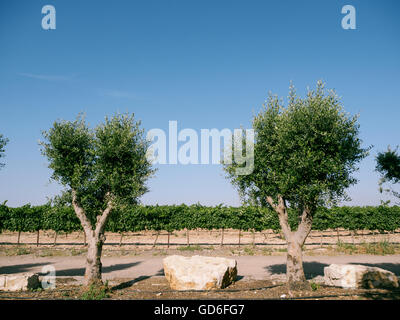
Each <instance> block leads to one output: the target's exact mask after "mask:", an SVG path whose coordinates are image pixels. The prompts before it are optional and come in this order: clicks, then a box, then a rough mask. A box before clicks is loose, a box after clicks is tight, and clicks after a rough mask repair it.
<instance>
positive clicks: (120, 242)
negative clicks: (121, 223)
mask: <svg viewBox="0 0 400 320" xmlns="http://www.w3.org/2000/svg"><path fill="white" fill-rule="evenodd" d="M123 236H124V233H123V232H121V234H120V237H119V246H122V237H123Z"/></svg>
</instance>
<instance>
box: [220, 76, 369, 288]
mask: <svg viewBox="0 0 400 320" xmlns="http://www.w3.org/2000/svg"><path fill="white" fill-rule="evenodd" d="M253 128H254V132H255V141H254V158H255V159H254V171H253V172H252V173H251V174H249V175H237V174H236V172H237V171H236V169H237V168H239V167H243V165H242V164H239V163H235V162H233V163H232V164H225V165H224V169H225V171H226V172H227V177H228V178H229V179H230V180H231V182H232V183H233V185H234V186H236V187H237V188H238V190H239V193H240V194H241V196H242V197H243V198H244V199H245V200H246V199H247V200H246V201H250V202H252V203H258V204H260V205H266V206H271V207H272V208H273V209H274V210H275V211H276V213H277V214H278V217H279V223H280V227H281V229H282V232H283V234H284V236H285V239H286V242H287V246H288V248H287V262H286V267H287V283H288V288H289V290H296V289H309V288H310V285H309V283H308V282H307V281H306V278H305V275H304V270H303V262H302V246H303V244H304V243H305V240H306V238H307V236H308V234H309V233H310V231H311V226H312V220H313V216H314V213H315V212H316V209H317V208H318V207H320V206H326V205H329V204H334V203H336V202H337V201H338V200H339V199H341V198H344V197H346V193H345V189H346V188H347V187H349V186H350V185H352V184H354V183H356V179H355V178H353V177H352V176H351V174H352V173H353V172H354V171H355V170H357V168H356V164H357V163H358V162H359V161H360V160H361V159H363V158H364V157H365V156H366V155H367V154H368V149H363V148H361V140H360V139H359V138H358V133H359V125H358V124H357V117H356V116H354V117H351V118H350V117H348V115H347V114H346V113H345V112H344V111H343V108H342V105H341V103H340V101H339V98H338V97H337V95H336V94H335V92H334V91H333V90H331V91H329V93H328V94H326V92H325V90H324V84H323V83H322V82H321V81H318V84H317V88H316V90H309V91H308V93H307V97H306V98H304V99H302V98H299V97H297V95H296V92H295V90H294V87H293V86H292V85H291V86H290V94H289V101H288V105H287V107H286V108H285V107H284V106H283V104H282V101H281V100H279V99H278V97H276V96H272V95H269V98H268V100H267V103H266V105H264V108H263V110H262V111H261V112H260V113H259V114H258V115H256V116H255V117H254V119H253ZM289 207H291V208H293V209H295V210H296V211H297V212H298V227H297V230H291V227H290V224H289V219H288V218H289V217H288V208H289Z"/></svg>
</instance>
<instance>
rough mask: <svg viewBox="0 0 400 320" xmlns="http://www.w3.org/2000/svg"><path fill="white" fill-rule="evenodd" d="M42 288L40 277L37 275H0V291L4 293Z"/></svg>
mask: <svg viewBox="0 0 400 320" xmlns="http://www.w3.org/2000/svg"><path fill="white" fill-rule="evenodd" d="M40 287H41V284H40V281H39V275H38V274H35V273H23V274H17V275H9V274H6V275H4V274H3V275H0V290H3V291H26V290H30V289H37V288H40Z"/></svg>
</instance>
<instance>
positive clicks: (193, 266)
mask: <svg viewBox="0 0 400 320" xmlns="http://www.w3.org/2000/svg"><path fill="white" fill-rule="evenodd" d="M163 265H164V274H165V277H166V278H167V280H168V282H169V284H170V287H171V288H172V289H174V290H212V289H222V288H225V287H227V286H228V285H229V284H231V283H232V282H233V281H234V280H235V279H236V276H237V262H236V260H233V259H226V258H221V257H205V256H193V257H184V256H178V255H173V256H169V257H166V258H164V260H163Z"/></svg>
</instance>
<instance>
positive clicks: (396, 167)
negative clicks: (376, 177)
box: [375, 147, 400, 199]
mask: <svg viewBox="0 0 400 320" xmlns="http://www.w3.org/2000/svg"><path fill="white" fill-rule="evenodd" d="M375 170H376V171H378V172H379V173H380V174H381V176H382V177H381V179H380V181H379V191H380V192H381V193H382V192H383V191H386V192H389V193H391V194H392V195H393V196H395V197H397V198H399V199H400V193H399V192H397V191H395V190H393V188H392V187H389V188H388V189H384V188H383V184H384V183H386V182H388V183H392V184H396V183H399V182H400V155H399V154H397V149H396V150H391V149H390V147H388V149H387V150H386V151H385V152H379V153H378V155H377V156H376V167H375Z"/></svg>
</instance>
